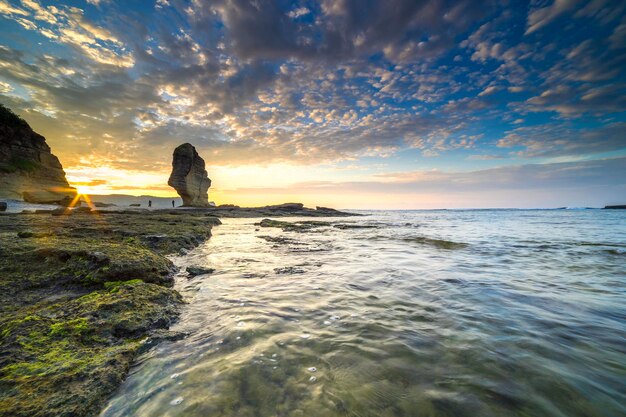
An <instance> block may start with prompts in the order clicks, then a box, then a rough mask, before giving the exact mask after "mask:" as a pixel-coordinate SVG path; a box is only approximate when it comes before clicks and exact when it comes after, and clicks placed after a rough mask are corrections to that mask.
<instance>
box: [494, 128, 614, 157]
mask: <svg viewBox="0 0 626 417" xmlns="http://www.w3.org/2000/svg"><path fill="white" fill-rule="evenodd" d="M624 132H626V123H624V122H617V123H611V124H608V125H606V126H604V127H602V128H600V129H589V128H587V129H584V128H578V129H574V128H572V127H568V126H567V125H557V126H554V125H539V126H529V127H518V128H515V129H513V130H512V131H510V132H508V133H507V134H506V135H505V136H504V137H503V138H502V139H500V140H499V141H498V142H497V146H498V147H500V148H516V147H521V148H523V150H521V151H519V152H518V153H517V154H518V155H519V156H524V157H533V158H534V157H555V156H573V155H591V154H597V153H603V152H611V151H619V150H624V149H626V140H624V138H625V136H624Z"/></svg>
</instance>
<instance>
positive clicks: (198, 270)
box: [187, 266, 215, 277]
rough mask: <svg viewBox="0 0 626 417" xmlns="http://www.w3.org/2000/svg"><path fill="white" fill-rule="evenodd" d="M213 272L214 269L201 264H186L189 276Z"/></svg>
mask: <svg viewBox="0 0 626 417" xmlns="http://www.w3.org/2000/svg"><path fill="white" fill-rule="evenodd" d="M213 272H215V269H213V268H204V267H201V266H188V267H187V273H188V274H189V276H191V277H195V276H197V275H208V274H212V273H213Z"/></svg>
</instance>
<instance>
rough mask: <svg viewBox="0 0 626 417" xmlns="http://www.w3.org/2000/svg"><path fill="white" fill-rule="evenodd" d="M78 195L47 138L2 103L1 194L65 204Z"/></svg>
mask: <svg viewBox="0 0 626 417" xmlns="http://www.w3.org/2000/svg"><path fill="white" fill-rule="evenodd" d="M75 195H76V189H74V188H72V187H70V185H69V184H68V182H67V179H66V178H65V171H63V166H61V163H60V162H59V159H58V158H57V157H56V156H54V155H53V154H52V152H51V151H50V147H49V146H48V144H47V143H46V139H45V138H44V137H43V136H41V135H40V134H38V133H36V132H34V131H33V130H32V129H31V128H30V126H29V125H28V123H26V121H25V120H23V119H22V118H20V117H19V116H17V115H16V114H15V113H13V112H12V111H11V110H9V109H8V108H6V107H4V106H2V105H0V198H10V199H16V200H22V199H23V200H24V201H27V202H29V203H42V204H66V203H67V202H68V201H71V199H72V198H73V197H74V196H75Z"/></svg>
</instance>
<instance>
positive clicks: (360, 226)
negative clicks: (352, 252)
mask: <svg viewBox="0 0 626 417" xmlns="http://www.w3.org/2000/svg"><path fill="white" fill-rule="evenodd" d="M333 227H335V228H337V229H342V230H345V229H375V228H376V226H374V225H372V224H353V223H348V224H335V225H333Z"/></svg>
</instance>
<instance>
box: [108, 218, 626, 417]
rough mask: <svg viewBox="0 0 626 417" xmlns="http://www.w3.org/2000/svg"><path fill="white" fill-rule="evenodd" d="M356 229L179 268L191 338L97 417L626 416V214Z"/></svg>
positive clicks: (232, 250)
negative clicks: (195, 272)
mask: <svg viewBox="0 0 626 417" xmlns="http://www.w3.org/2000/svg"><path fill="white" fill-rule="evenodd" d="M358 213H360V214H363V216H359V217H345V218H328V219H315V220H323V221H328V222H329V224H328V225H321V226H318V227H313V228H310V229H308V230H306V231H303V232H302V231H300V232H299V231H282V230H281V229H278V228H266V227H260V226H259V225H258V224H257V223H258V222H259V220H260V219H223V225H221V226H218V227H215V228H214V229H213V236H212V238H211V239H210V240H208V241H207V242H206V243H204V244H202V245H201V246H199V247H197V248H196V249H194V250H193V251H191V252H189V253H188V254H186V255H182V256H176V257H173V258H172V260H173V261H174V262H175V263H176V264H177V265H178V266H179V267H180V268H181V272H180V273H179V274H178V275H177V279H176V289H177V290H178V291H180V293H181V294H182V295H183V296H184V298H185V300H186V302H187V304H186V305H185V306H184V309H183V313H182V316H181V317H180V319H179V320H178V322H177V323H176V324H175V325H174V326H173V327H172V330H174V331H176V332H182V333H185V334H187V337H185V338H182V339H180V340H177V341H167V342H162V343H160V344H158V345H157V346H156V347H153V348H152V349H148V350H147V352H146V353H145V354H143V355H142V356H141V357H140V359H139V361H138V362H137V363H136V365H135V366H134V367H133V368H132V369H131V372H130V375H129V376H128V378H127V380H126V381H125V382H124V383H123V385H122V386H121V387H120V388H119V389H118V390H117V392H116V394H115V395H114V396H113V397H112V398H111V399H110V401H109V403H108V404H107V406H106V408H105V409H104V411H103V412H102V413H101V416H103V417H118V416H119V417H121V416H145V417H148V416H150V417H152V416H160V417H170V416H171V417H174V416H185V417H206V416H238V417H247V416H259V417H260V416H290V417H291V416H303V417H317V416H328V417H330V416H333V417H335V416H355V417H357V416H361V417H365V416H372V417H374V416H383V417H392V416H412V417H414V416H424V417H426V416H428V417H434V416H442V417H443V416H446V417H464V416H468V417H490V416H494V417H502V416H520V417H522V416H524V417H530V416H536V417H550V416H554V417H576V416H580V417H583V416H584V417H594V416H598V417H599V416H602V417H623V416H625V415H626V211H624V210H599V209H598V210H424V211H359V212H358ZM280 220H286V221H299V220H310V219H298V218H283V219H280ZM187 266H201V267H206V268H214V269H215V272H214V273H212V274H207V275H199V276H196V277H193V278H190V277H189V276H188V275H187V274H186V273H185V268H186V267H187ZM147 343H149V342H147Z"/></svg>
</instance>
